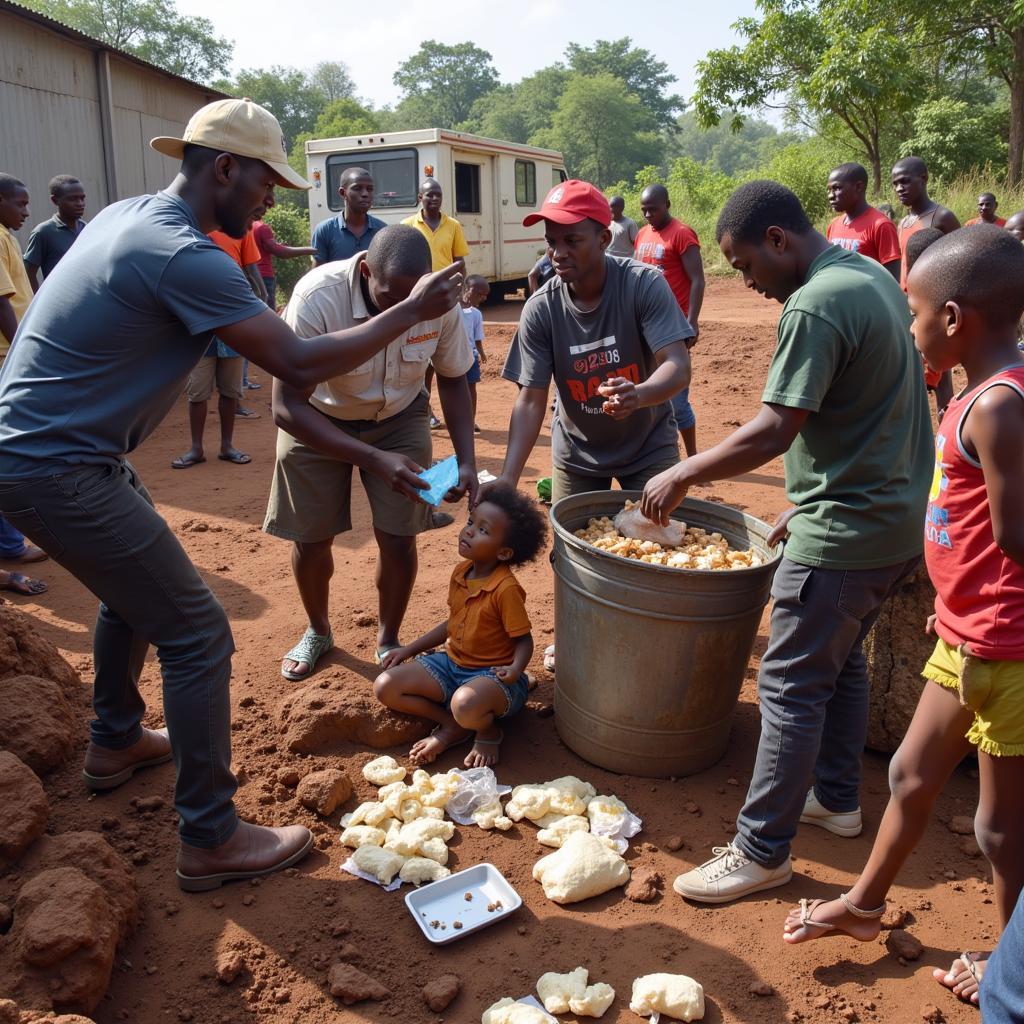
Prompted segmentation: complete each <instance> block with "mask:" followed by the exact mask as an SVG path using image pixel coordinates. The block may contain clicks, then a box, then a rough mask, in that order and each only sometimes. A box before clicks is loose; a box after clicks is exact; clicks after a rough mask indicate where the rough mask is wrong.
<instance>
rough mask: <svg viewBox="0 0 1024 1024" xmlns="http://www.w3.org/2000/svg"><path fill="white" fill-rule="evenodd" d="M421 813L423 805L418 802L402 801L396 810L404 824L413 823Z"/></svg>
mask: <svg viewBox="0 0 1024 1024" xmlns="http://www.w3.org/2000/svg"><path fill="white" fill-rule="evenodd" d="M422 813H423V804H421V803H420V802H419V800H403V801H402V806H401V807H399V808H398V816H399V817H400V818H401V819H402V821H404V822H410V821H415V820H416V819H417V818H418V817H420V815H421V814H422Z"/></svg>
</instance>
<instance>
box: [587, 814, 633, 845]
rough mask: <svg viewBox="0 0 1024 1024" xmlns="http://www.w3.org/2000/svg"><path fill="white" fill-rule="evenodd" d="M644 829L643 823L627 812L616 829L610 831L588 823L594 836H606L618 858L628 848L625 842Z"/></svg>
mask: <svg viewBox="0 0 1024 1024" xmlns="http://www.w3.org/2000/svg"><path fill="white" fill-rule="evenodd" d="M643 827H644V823H643V821H642V820H641V819H640V818H638V817H637V816H636V815H635V814H634V813H633V812H632V811H630V810H627V811H626V813H625V814H624V815H623V816H622V818H621V819H620V821H619V823H618V828H616V829H615V830H614V831H612V830H611V829H610V828H607V827H602V826H601V825H597V824H595V823H594V822H593V821H592V822H591V823H590V831H591V832H592V833H593V834H594V835H595V836H607V837H608V838H609V839H610V840H611V841H612V842H613V843H615V848H616V849H617V850H618V851H619V856H621V855H622V854H624V853H625V852H626V850H627V849H628V848H629V843H628V842H627V840H629V839H632V838H633V836H635V835H636V834H637V833H638V832H639V831H640V830H641V829H642V828H643Z"/></svg>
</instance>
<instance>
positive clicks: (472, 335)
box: [462, 306, 484, 356]
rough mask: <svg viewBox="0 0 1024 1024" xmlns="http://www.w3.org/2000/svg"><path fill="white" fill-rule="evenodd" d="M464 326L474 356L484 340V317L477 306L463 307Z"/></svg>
mask: <svg viewBox="0 0 1024 1024" xmlns="http://www.w3.org/2000/svg"><path fill="white" fill-rule="evenodd" d="M462 326H463V327H465V328H466V337H467V338H469V347H470V350H471V351H472V353H473V355H474V356H475V355H476V354H477V346H478V345H479V344H480V343H481V342H482V341H483V340H484V315H483V313H481V312H480V310H479V309H477V308H476V306H463V307H462Z"/></svg>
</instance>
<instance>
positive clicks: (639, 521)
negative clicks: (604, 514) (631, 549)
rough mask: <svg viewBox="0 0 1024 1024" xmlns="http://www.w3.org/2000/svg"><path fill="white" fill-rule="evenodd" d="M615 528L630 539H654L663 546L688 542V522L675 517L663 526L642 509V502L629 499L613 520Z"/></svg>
mask: <svg viewBox="0 0 1024 1024" xmlns="http://www.w3.org/2000/svg"><path fill="white" fill-rule="evenodd" d="M612 522H613V525H614V526H615V529H616V530H618V531H619V533H621V534H622V536H623V537H629V538H630V540H652V541H654V543H655V544H660V545H661V546H662V547H663V548H678V547H681V546H682V545H683V544H685V543H686V523H684V522H681V521H680V520H678V519H673V520H672V521H671V522H669V524H668V526H662V525H661V524H660V523H655V522H653V521H652V520H650V519H648V518H647V516H645V515H644V514H643V512H641V511H640V504H639V503H638V502H635V501H627V502H626V506H625V508H623V510H622V511H621V512H620V513H619V514H618V515H617V516H616V517H615V519H614V520H613V521H612Z"/></svg>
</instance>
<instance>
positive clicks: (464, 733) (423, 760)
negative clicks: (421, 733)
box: [409, 721, 473, 764]
mask: <svg viewBox="0 0 1024 1024" xmlns="http://www.w3.org/2000/svg"><path fill="white" fill-rule="evenodd" d="M472 735H473V733H472V730H470V729H463V728H462V726H460V725H459V724H458V723H456V722H455V721H452V722H446V723H445V724H444V725H439V726H437V727H436V728H434V729H432V730H431V732H430V735H429V736H427V737H426V738H425V739H422V740H417V741H416V742H415V743H414V744H413V745H412V746H411V747H410V748H409V760H410V761H411V762H412V763H413V764H430V763H431V762H432V761H436V760H437V759H438V757H439V756H440V755H441V754H443V753H444V752H445V751H446V750H447V749H448V748H449V747H454V746H455V745H456V744H457V743H462V742H464V741H465V740H468V739H469V737H470V736H472Z"/></svg>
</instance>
